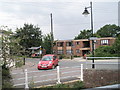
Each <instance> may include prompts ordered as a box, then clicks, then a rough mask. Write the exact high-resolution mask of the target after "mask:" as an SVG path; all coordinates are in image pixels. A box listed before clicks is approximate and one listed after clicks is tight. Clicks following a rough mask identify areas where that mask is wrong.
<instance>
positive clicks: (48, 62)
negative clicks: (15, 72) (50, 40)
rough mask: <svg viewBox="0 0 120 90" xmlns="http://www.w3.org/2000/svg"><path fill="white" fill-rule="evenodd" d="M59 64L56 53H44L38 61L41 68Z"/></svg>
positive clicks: (50, 67)
mask: <svg viewBox="0 0 120 90" xmlns="http://www.w3.org/2000/svg"><path fill="white" fill-rule="evenodd" d="M57 65H58V58H57V56H56V55H53V54H48V55H44V56H43V57H42V59H41V60H40V62H39V63H38V67H37V68H38V70H39V69H54V68H55V67H56V66H57Z"/></svg>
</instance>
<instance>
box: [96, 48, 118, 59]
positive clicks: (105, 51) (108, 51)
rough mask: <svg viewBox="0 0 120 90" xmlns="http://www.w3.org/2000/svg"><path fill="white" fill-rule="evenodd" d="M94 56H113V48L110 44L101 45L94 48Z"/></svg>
mask: <svg viewBox="0 0 120 90" xmlns="http://www.w3.org/2000/svg"><path fill="white" fill-rule="evenodd" d="M94 56H95V57H115V56H117V55H116V54H115V51H114V48H113V47H112V46H101V47H99V48H97V49H96V50H95V55H94Z"/></svg>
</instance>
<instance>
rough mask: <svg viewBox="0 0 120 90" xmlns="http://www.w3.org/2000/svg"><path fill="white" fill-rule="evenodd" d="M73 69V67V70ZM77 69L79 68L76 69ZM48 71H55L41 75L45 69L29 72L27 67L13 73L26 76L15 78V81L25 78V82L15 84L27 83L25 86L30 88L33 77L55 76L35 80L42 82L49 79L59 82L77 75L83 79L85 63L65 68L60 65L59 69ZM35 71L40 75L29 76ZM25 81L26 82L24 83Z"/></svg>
mask: <svg viewBox="0 0 120 90" xmlns="http://www.w3.org/2000/svg"><path fill="white" fill-rule="evenodd" d="M71 69H73V71H71ZM76 69H77V70H76ZM47 72H54V73H51V74H50V73H49V74H45V75H40V73H43V71H40V70H39V71H30V72H28V71H27V69H25V72H24V73H21V72H20V73H12V74H13V75H25V77H21V78H17V79H15V78H14V79H13V81H15V80H23V83H18V84H17V83H16V84H14V86H21V85H25V88H29V87H28V86H29V85H28V84H29V83H30V82H29V79H31V78H41V79H42V78H44V77H54V78H49V79H45V80H38V81H37V80H36V81H34V83H42V82H48V81H56V83H57V84H60V83H61V80H64V79H68V78H72V77H73V78H75V77H77V78H78V77H79V78H80V79H79V80H80V81H83V64H81V66H74V67H64V68H60V67H59V66H57V69H53V70H50V71H47ZM34 73H38V74H39V76H29V75H28V74H34ZM24 82H25V83H24Z"/></svg>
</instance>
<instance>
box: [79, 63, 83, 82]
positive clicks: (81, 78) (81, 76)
mask: <svg viewBox="0 0 120 90" xmlns="http://www.w3.org/2000/svg"><path fill="white" fill-rule="evenodd" d="M80 74H81V75H80V80H81V81H83V64H81V73H80Z"/></svg>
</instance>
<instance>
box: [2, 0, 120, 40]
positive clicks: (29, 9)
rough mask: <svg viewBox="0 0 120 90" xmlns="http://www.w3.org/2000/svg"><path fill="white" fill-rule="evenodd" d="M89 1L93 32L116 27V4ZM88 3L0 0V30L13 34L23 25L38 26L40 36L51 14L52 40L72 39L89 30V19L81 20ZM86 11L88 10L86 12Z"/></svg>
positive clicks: (46, 30) (84, 0)
mask: <svg viewBox="0 0 120 90" xmlns="http://www.w3.org/2000/svg"><path fill="white" fill-rule="evenodd" d="M91 1H93V19H94V32H95V31H97V30H98V29H99V28H101V27H102V26H104V25H106V24H116V25H118V1H119V0H114V2H113V0H91ZM89 6H90V1H89V0H76V1H75V0H0V26H1V25H5V26H8V27H9V28H11V29H12V30H13V31H15V29H16V28H17V27H18V28H20V27H22V26H23V25H24V23H29V24H30V23H31V24H34V25H38V26H39V27H40V28H41V30H42V32H43V34H47V33H49V32H50V13H52V14H53V29H54V38H55V39H59V40H66V39H73V38H74V37H75V36H76V35H78V34H79V32H80V30H83V29H90V15H88V16H87V17H85V16H83V15H82V13H83V11H84V8H85V7H89ZM88 10H89V11H90V9H88Z"/></svg>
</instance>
